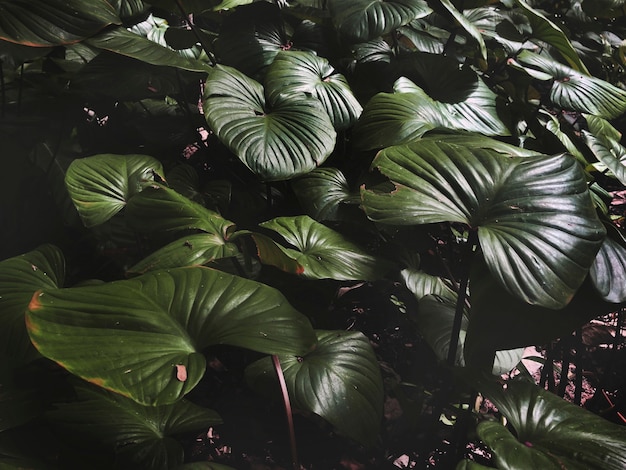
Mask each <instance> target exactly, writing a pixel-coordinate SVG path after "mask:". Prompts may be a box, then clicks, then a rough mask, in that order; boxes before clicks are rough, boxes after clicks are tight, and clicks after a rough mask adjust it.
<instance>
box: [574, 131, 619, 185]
mask: <svg viewBox="0 0 626 470" xmlns="http://www.w3.org/2000/svg"><path fill="white" fill-rule="evenodd" d="M583 135H584V137H585V142H586V143H587V145H588V146H589V148H590V149H591V151H592V152H593V154H594V155H595V157H596V158H597V159H598V160H599V161H600V162H602V163H603V164H604V165H606V167H607V168H608V169H609V170H610V174H611V175H613V176H615V178H617V179H618V181H619V182H620V183H622V184H626V148H624V146H622V145H621V144H620V143H619V141H617V140H615V139H613V137H611V136H608V135H607V136H604V137H602V138H598V137H596V136H595V135H593V134H591V133H589V132H587V131H583Z"/></svg>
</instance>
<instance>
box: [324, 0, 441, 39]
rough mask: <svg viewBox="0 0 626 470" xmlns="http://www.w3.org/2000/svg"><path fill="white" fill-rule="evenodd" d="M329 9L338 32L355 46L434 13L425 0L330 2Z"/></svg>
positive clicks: (333, 0)
mask: <svg viewBox="0 0 626 470" xmlns="http://www.w3.org/2000/svg"><path fill="white" fill-rule="evenodd" d="M328 8H329V9H330V14H331V17H332V21H333V25H334V26H335V29H337V31H339V33H340V34H341V35H342V36H343V37H344V38H345V39H346V40H348V41H351V42H365V41H369V40H370V39H374V38H375V37H377V36H383V35H384V34H387V33H389V32H391V31H393V30H394V29H396V28H398V27H400V26H404V25H405V24H408V23H409V22H411V21H412V20H414V19H416V18H422V17H424V16H426V15H428V14H429V13H431V12H432V10H431V9H430V8H429V7H428V5H427V4H426V2H424V1H422V0H394V1H384V0H330V1H329V2H328Z"/></svg>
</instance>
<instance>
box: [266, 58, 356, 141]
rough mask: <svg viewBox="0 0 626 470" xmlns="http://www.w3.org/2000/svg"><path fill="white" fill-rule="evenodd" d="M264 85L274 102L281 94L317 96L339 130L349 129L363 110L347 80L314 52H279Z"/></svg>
mask: <svg viewBox="0 0 626 470" xmlns="http://www.w3.org/2000/svg"><path fill="white" fill-rule="evenodd" d="M265 86H266V88H267V91H268V95H269V98H270V100H271V101H276V100H277V98H278V96H279V95H280V94H282V93H284V94H289V93H307V94H310V95H312V96H314V97H315V98H317V99H318V100H319V101H320V102H321V103H322V106H323V107H324V109H325V110H326V112H327V113H328V115H329V116H330V119H331V121H332V123H333V125H334V126H335V128H336V129H345V128H347V127H350V126H351V125H352V124H354V123H355V122H356V120H357V119H358V118H359V116H360V115H361V111H362V110H363V108H362V107H361V104H360V103H359V102H358V101H357V99H356V98H355V96H354V95H353V94H352V91H351V90H350V86H349V85H348V82H347V80H346V79H345V77H344V76H343V75H341V74H340V73H338V72H337V71H336V70H335V69H334V67H333V66H332V65H330V63H329V62H328V61H327V60H326V59H324V58H323V57H319V56H317V55H315V54H313V53H312V52H297V51H283V52H279V53H278V55H277V56H276V58H275V59H274V62H272V65H270V67H269V69H268V71H267V75H266V77H265Z"/></svg>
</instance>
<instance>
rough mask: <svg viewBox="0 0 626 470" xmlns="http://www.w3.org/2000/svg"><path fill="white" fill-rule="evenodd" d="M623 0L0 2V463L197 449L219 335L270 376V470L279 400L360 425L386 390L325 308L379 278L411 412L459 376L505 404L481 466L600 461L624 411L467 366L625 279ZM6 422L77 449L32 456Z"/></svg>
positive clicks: (150, 457)
mask: <svg viewBox="0 0 626 470" xmlns="http://www.w3.org/2000/svg"><path fill="white" fill-rule="evenodd" d="M600 4H601V6H599V5H600ZM625 14H626V7H625V3H624V2H623V1H620V0H611V1H608V0H606V1H603V2H591V1H587V0H569V1H566V2H557V3H556V4H553V3H552V2H541V1H533V2H529V1H523V0H515V1H513V0H503V1H500V2H498V1H488V0H484V1H480V0H477V1H467V0H466V1H456V0H455V1H451V0H429V1H424V0H393V1H362V0H358V1H356V0H350V1H347V0H328V1H317V0H295V1H283V0H281V1H253V0H239V1H238V0H224V1H221V2H218V1H217V0H205V1H199V0H185V1H182V0H98V1H87V0H71V1H63V2H61V1H44V0H31V1H29V2H26V1H23V0H0V65H1V68H0V87H1V88H0V101H1V102H0V122H1V123H2V127H1V128H0V136H1V139H0V142H1V144H0V155H1V156H2V164H3V165H4V171H3V179H2V187H3V188H4V190H5V191H6V195H7V197H5V198H3V202H2V203H1V204H2V205H1V206H0V209H1V210H2V214H3V220H5V224H4V225H5V226H6V227H7V228H6V230H4V238H3V243H2V250H3V251H2V256H1V257H0V258H2V259H4V261H1V262H0V326H1V328H0V340H1V341H0V356H2V358H3V367H2V368H1V369H0V380H1V382H0V384H1V385H2V390H1V391H0V393H1V394H0V412H1V413H2V419H1V420H0V425H1V427H0V461H1V462H2V463H3V464H6V465H13V466H16V467H17V466H26V467H29V468H35V467H37V468H38V467H39V466H45V465H48V466H50V465H51V466H57V467H59V468H62V467H63V466H64V465H65V466H67V465H82V466H85V465H91V466H100V467H102V468H109V467H121V468H125V467H129V468H179V466H180V468H196V467H202V468H216V469H219V468H224V466H223V465H221V464H220V463H217V462H205V463H199V462H195V463H194V462H192V459H191V458H190V457H189V455H185V452H184V446H183V445H182V442H183V441H184V435H186V434H188V433H194V432H195V433H199V432H202V431H203V430H204V431H206V429H207V428H208V427H210V426H214V425H217V424H218V423H220V422H221V417H220V416H219V414H218V413H217V412H216V411H214V410H213V409H210V408H208V407H206V406H200V405H199V404H198V402H197V395H196V393H198V390H199V389H200V388H201V387H200V385H201V384H202V383H203V380H205V375H206V373H207V372H206V371H207V367H208V365H207V364H208V363H209V362H210V361H209V360H208V359H209V358H210V357H211V355H212V354H214V353H215V352H216V351H218V352H219V351H222V350H224V348H232V349H234V350H236V351H239V354H242V355H244V357H245V360H244V361H243V362H244V365H243V366H244V367H245V373H244V372H243V371H241V375H242V377H244V376H245V380H246V383H247V384H248V386H249V387H250V388H252V389H253V390H255V391H256V392H258V393H259V394H265V395H266V396H268V397H270V398H268V399H271V397H276V396H279V397H280V396H282V398H283V399H284V402H285V408H286V413H287V417H288V427H289V433H290V437H291V450H292V460H293V462H292V463H293V465H294V468H299V464H298V458H297V453H296V449H297V435H296V433H295V431H294V429H293V423H292V408H293V409H297V410H299V411H301V412H302V413H305V414H308V415H311V416H314V415H316V416H318V417H321V418H322V422H323V423H324V424H322V425H320V426H327V427H329V428H330V429H333V430H334V431H335V432H337V433H338V434H339V435H341V436H344V437H346V438H348V439H352V440H354V441H356V442H358V443H359V444H360V445H363V446H367V447H372V448H376V447H377V446H379V445H380V442H381V429H382V427H381V422H382V419H383V401H384V397H385V394H386V393H387V394H389V393H390V392H389V388H390V385H389V383H388V381H386V382H384V381H383V375H382V374H381V368H380V366H379V360H380V358H379V357H377V355H376V351H375V350H374V349H373V348H372V346H371V344H370V341H369V339H368V337H367V336H366V335H365V334H364V333H363V332H360V331H345V330H342V329H336V324H335V323H333V322H332V321H329V319H328V311H329V310H330V309H331V307H332V303H333V302H334V301H336V299H337V297H338V295H339V293H340V292H342V289H352V288H356V286H359V285H361V283H363V282H367V283H369V285H384V283H386V282H390V281H393V282H399V283H401V284H402V285H403V286H404V288H405V290H406V292H408V293H410V294H409V295H411V296H412V297H413V300H414V301H415V302H416V305H417V308H416V309H415V310H416V311H413V310H410V311H408V310H407V308H405V306H404V305H403V304H402V302H400V301H399V300H398V299H397V298H395V297H389V294H388V292H385V293H383V294H382V295H383V296H387V297H389V298H390V299H391V300H392V302H394V303H395V304H396V305H398V306H399V308H401V309H402V312H404V313H405V314H406V316H410V317H411V318H412V319H413V320H414V325H415V328H416V336H418V337H421V338H423V339H424V340H425V342H426V343H428V345H429V346H430V347H431V348H432V351H433V352H434V354H435V356H436V358H437V359H438V360H439V361H440V364H439V365H437V367H438V369H437V370H438V371H439V374H440V377H442V379H441V380H442V381H443V382H444V383H445V386H444V388H445V389H446V390H448V391H446V393H444V394H443V396H442V398H441V400H440V404H439V405H437V406H435V409H436V410H439V411H442V409H443V408H446V409H448V410H449V409H450V408H451V407H453V404H454V403H458V401H459V400H461V401H465V400H468V399H469V391H471V390H472V389H474V390H477V391H479V392H480V393H482V394H484V395H485V396H487V397H488V398H489V399H491V400H492V401H493V403H495V405H496V406H497V408H498V410H499V411H500V413H501V414H503V415H504V416H506V418H507V419H508V421H509V423H510V426H509V427H508V428H507V427H505V426H504V425H502V424H499V423H497V422H494V421H491V420H486V419H485V418H484V417H483V416H482V415H476V416H475V418H476V420H478V421H480V423H479V424H478V426H477V427H476V430H477V432H478V436H479V437H480V438H481V439H482V440H483V441H484V442H485V443H486V445H488V446H489V447H490V448H491V450H492V453H493V456H494V457H493V459H492V461H491V462H490V463H491V464H492V465H495V466H496V467H497V468H507V469H511V468H520V469H525V468H528V467H529V465H535V466H537V465H539V466H540V467H541V468H546V469H549V468H598V469H600V468H602V469H612V468H615V469H617V468H623V467H624V461H623V455H626V432H624V430H623V428H620V427H618V426H617V425H614V424H611V423H608V422H606V421H604V420H603V419H602V418H599V417H595V416H593V415H592V414H591V413H589V412H587V411H585V410H582V409H580V408H576V407H575V406H574V405H571V404H568V403H566V402H564V401H563V400H561V399H560V398H558V397H555V396H552V395H549V394H548V393H547V392H545V391H543V390H541V389H540V388H539V387H537V386H535V385H532V384H530V383H523V382H520V383H518V382H517V381H515V382H510V383H509V384H508V385H507V388H506V391H503V390H502V389H501V388H499V386H497V385H494V382H493V380H491V379H485V378H484V375H483V374H485V373H487V374H489V373H491V374H492V375H493V374H496V375H500V374H504V373H507V372H509V371H511V370H513V369H514V368H515V367H516V365H517V364H518V363H519V361H520V359H521V354H522V351H523V348H524V347H527V346H532V345H543V344H546V343H548V342H550V341H553V340H555V339H557V338H560V337H565V336H568V335H570V334H571V332H572V331H574V330H576V329H577V328H579V327H580V326H581V325H583V324H585V323H586V322H587V321H589V320H591V319H593V318H595V317H597V316H598V315H600V314H603V313H606V312H615V311H618V310H619V309H620V304H622V303H623V302H625V301H626V292H625V290H624V282H623V280H624V278H625V276H626V275H625V274H624V269H625V268H624V266H626V236H625V234H624V230H623V226H624V225H623V223H622V222H621V220H620V216H619V214H616V213H615V211H614V208H613V206H612V205H611V198H612V195H611V191H615V190H617V189H621V188H623V185H624V184H626V170H625V168H626V167H625V164H624V156H625V155H626V149H625V148H624V146H623V145H622V130H623V128H624V124H625V122H626V121H624V120H623V115H624V113H626V82H625V81H624V72H623V70H624V67H625V66H626V60H625V59H624V50H625V48H624V45H623V41H624V40H625V38H626V31H624V29H623V26H622V25H621V23H620V21H618V19H622V18H623V16H624V15H625ZM303 291H306V292H308V293H309V295H308V296H307V297H306V298H307V299H309V298H310V297H315V299H314V301H313V302H307V301H305V300H303V298H302V292H303ZM382 291H384V289H382ZM311 292H312V293H313V294H312V295H311V294H310V293H311ZM317 294H321V295H317ZM329 299H330V300H329ZM333 299H334V300H333ZM618 331H619V330H618ZM229 350H231V349H229ZM242 351H249V352H247V353H243V352H242ZM392 366H393V365H392ZM455 367H457V368H460V369H461V372H457V377H460V378H461V383H462V384H463V385H459V383H458V382H455V381H453V380H452V379H451V378H450V377H449V375H448V370H449V369H454V368H455ZM383 370H384V369H383ZM31 375H34V376H36V377H37V378H36V381H38V382H39V383H43V384H45V385H44V387H48V388H50V389H54V393H49V394H48V395H47V396H45V397H41V396H40V394H39V393H38V388H37V387H33V386H32V380H25V377H29V376H31ZM439 385H441V384H438V386H439ZM39 386H40V385H39ZM450 390H452V391H450ZM393 393H396V394H401V387H399V386H398V387H396V388H395V389H394V390H393ZM194 400H196V402H194ZM524 410H526V411H524ZM421 411H422V410H417V413H418V414H419V413H420V412H421ZM539 414H541V419H539V418H538V416H539ZM434 415H436V416H435V418H436V421H438V418H439V413H434ZM5 416H6V417H5ZM442 416H443V413H442ZM582 420H585V422H589V423H592V425H591V426H590V427H584V428H582V427H581V426H580V422H581V421H582ZM467 423H468V420H467V419H460V418H459V419H458V420H457V422H456V424H455V426H456V427H457V430H459V431H458V432H457V433H456V434H455V436H457V438H458V439H460V440H463V439H465V436H464V431H465V430H466V429H465V428H464V427H463V426H466V425H467ZM27 426H43V427H47V426H54V429H58V430H59V431H60V434H59V435H61V436H68V438H69V441H67V442H69V443H71V442H72V440H75V441H76V442H80V443H82V444H85V445H86V446H87V447H88V448H89V449H92V448H94V447H98V448H99V449H98V451H100V452H102V455H103V458H102V460H101V461H99V462H96V463H94V462H93V461H92V458H91V459H90V457H89V456H88V455H82V453H81V452H72V451H69V452H59V453H57V454H55V455H56V456H55V457H51V456H50V455H39V456H38V460H37V458H33V457H32V456H31V455H28V454H27V453H25V452H24V449H23V446H21V445H20V442H19V436H20V430H21V429H24V428H25V427H27ZM510 429H513V430H514V432H515V433H516V435H515V436H514V435H513V434H511V432H510ZM548 432H550V436H549V437H548V436H547V433H548ZM181 436H183V437H181ZM459 436H460V437H459ZM16 441H17V444H16ZM55 442H57V445H58V446H60V447H61V448H64V447H63V446H71V444H67V443H65V441H63V440H62V439H60V440H59V441H55ZM96 444H97V445H96ZM453 457H455V458H456V457H458V458H456V460H455V463H456V461H459V460H460V463H459V467H458V468H485V467H484V466H483V465H482V464H479V463H477V462H472V461H470V460H466V459H465V460H464V459H462V457H463V455H459V456H453ZM85 462H89V463H88V464H86V463H85Z"/></svg>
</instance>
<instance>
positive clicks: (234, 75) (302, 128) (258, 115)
mask: <svg viewBox="0 0 626 470" xmlns="http://www.w3.org/2000/svg"><path fill="white" fill-rule="evenodd" d="M204 109H205V117H206V120H207V122H208V124H209V126H210V127H211V128H212V129H213V130H214V131H215V133H216V134H217V136H218V137H219V139H220V140H221V141H222V142H224V144H225V145H226V146H227V147H228V148H229V149H230V150H231V151H232V152H233V153H234V154H235V155H237V156H238V157H239V159H240V160H241V161H242V162H243V163H245V164H246V165H247V166H248V168H250V170H252V172H253V173H255V174H256V175H257V176H258V177H259V178H260V179H261V180H263V181H277V180H285V179H290V178H294V177H296V176H300V175H302V174H304V173H307V172H309V171H311V170H313V169H314V168H315V167H316V166H317V165H319V164H321V163H322V162H323V161H324V160H326V158H327V157H328V156H329V155H330V153H331V152H332V150H333V148H334V145H335V137H336V132H335V130H334V128H333V125H332V123H331V121H330V118H329V117H328V115H327V114H326V112H325V111H324V110H323V108H322V106H321V104H320V102H319V101H318V100H316V99H315V98H311V97H307V96H306V95H290V96H282V95H280V96H279V97H278V98H277V99H276V101H273V102H269V103H266V101H265V97H264V95H263V87H262V86H261V85H260V84H259V83H258V82H256V81H254V80H252V79H250V78H248V77H246V76H245V75H244V74H242V73H241V72H239V71H238V70H236V69H233V68H231V67H226V66H217V67H216V68H215V70H214V71H213V72H212V73H211V74H210V75H209V79H208V80H207V82H206V85H205V95H204Z"/></svg>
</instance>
